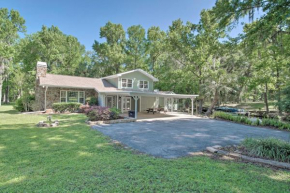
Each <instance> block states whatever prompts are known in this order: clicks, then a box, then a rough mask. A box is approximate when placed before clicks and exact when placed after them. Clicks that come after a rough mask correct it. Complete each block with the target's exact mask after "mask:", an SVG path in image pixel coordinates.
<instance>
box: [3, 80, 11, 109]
mask: <svg viewBox="0 0 290 193" xmlns="http://www.w3.org/2000/svg"><path fill="white" fill-rule="evenodd" d="M9 102H10V101H9V82H8V76H7V77H6V88H5V101H4V103H5V104H8V103H9Z"/></svg>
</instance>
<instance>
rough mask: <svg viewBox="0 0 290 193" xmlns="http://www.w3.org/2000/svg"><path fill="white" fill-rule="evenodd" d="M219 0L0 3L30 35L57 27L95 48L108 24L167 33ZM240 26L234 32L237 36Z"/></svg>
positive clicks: (24, 0) (8, 0)
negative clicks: (176, 22) (174, 23)
mask: <svg viewBox="0 0 290 193" xmlns="http://www.w3.org/2000/svg"><path fill="white" fill-rule="evenodd" d="M214 4H215V0H0V7H5V8H8V9H15V10H17V11H19V12H20V14H21V16H22V17H23V18H24V19H25V20H26V26H27V33H28V34H30V33H34V32H37V31H39V30H41V26H42V25H46V26H51V25H55V26H57V27H59V29H60V30H61V31H62V32H64V33H65V34H69V35H73V36H75V37H77V38H78V40H79V41H80V42H81V43H82V44H83V45H85V46H86V49H87V50H91V49H92V44H93V43H94V40H97V41H102V40H100V38H99V31H100V27H102V26H104V25H105V24H106V23H107V22H108V21H111V22H113V23H120V24H122V25H123V27H124V29H125V30H126V29H127V28H128V27H129V26H131V25H139V24H140V25H142V26H143V27H144V28H145V29H148V28H149V27H151V26H159V27H160V28H161V29H162V30H164V31H166V30H167V29H168V26H169V25H171V23H172V21H173V20H176V19H179V18H180V19H181V20H183V21H190V22H193V23H198V21H199V19H200V16H199V14H200V12H201V10H202V9H209V8H211V7H213V6H214ZM241 31H242V27H241V26H239V27H237V28H236V29H234V30H233V31H232V32H231V35H232V36H236V35H237V34H238V33H239V32H241Z"/></svg>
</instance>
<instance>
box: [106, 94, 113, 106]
mask: <svg viewBox="0 0 290 193" xmlns="http://www.w3.org/2000/svg"><path fill="white" fill-rule="evenodd" d="M107 107H109V108H112V107H113V97H112V96H107Z"/></svg>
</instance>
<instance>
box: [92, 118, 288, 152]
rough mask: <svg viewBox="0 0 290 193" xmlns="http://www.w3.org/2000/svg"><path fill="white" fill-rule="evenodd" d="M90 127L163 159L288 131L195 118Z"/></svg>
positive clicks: (285, 138)
mask: <svg viewBox="0 0 290 193" xmlns="http://www.w3.org/2000/svg"><path fill="white" fill-rule="evenodd" d="M93 129H96V130H98V131H100V132H102V133H103V134H105V135H107V136H109V137H111V138H112V139H114V140H117V141H119V142H121V143H123V144H125V145H127V146H129V147H131V148H133V149H136V150H138V151H140V152H144V153H147V154H150V155H153V156H157V157H163V158H177V157H181V156H186V155H189V154H191V153H193V152H198V151H201V150H204V149H205V148H206V147H208V146H214V145H221V146H226V145H234V144H239V143H240V142H241V141H242V140H243V139H244V138H246V137H255V138H259V137H263V138H264V137H276V138H280V139H283V140H286V141H289V139H290V132H287V131H278V130H273V129H267V128H258V127H251V126H245V125H240V124H235V123H230V122H226V121H218V120H212V119H205V118H198V117H193V118H180V119H170V118H168V119H163V120H158V119H156V120H141V121H138V122H133V123H120V124H111V125H98V126H93Z"/></svg>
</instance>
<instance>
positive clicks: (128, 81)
mask: <svg viewBox="0 0 290 193" xmlns="http://www.w3.org/2000/svg"><path fill="white" fill-rule="evenodd" d="M132 87H133V80H132V79H125V78H122V88H132Z"/></svg>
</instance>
